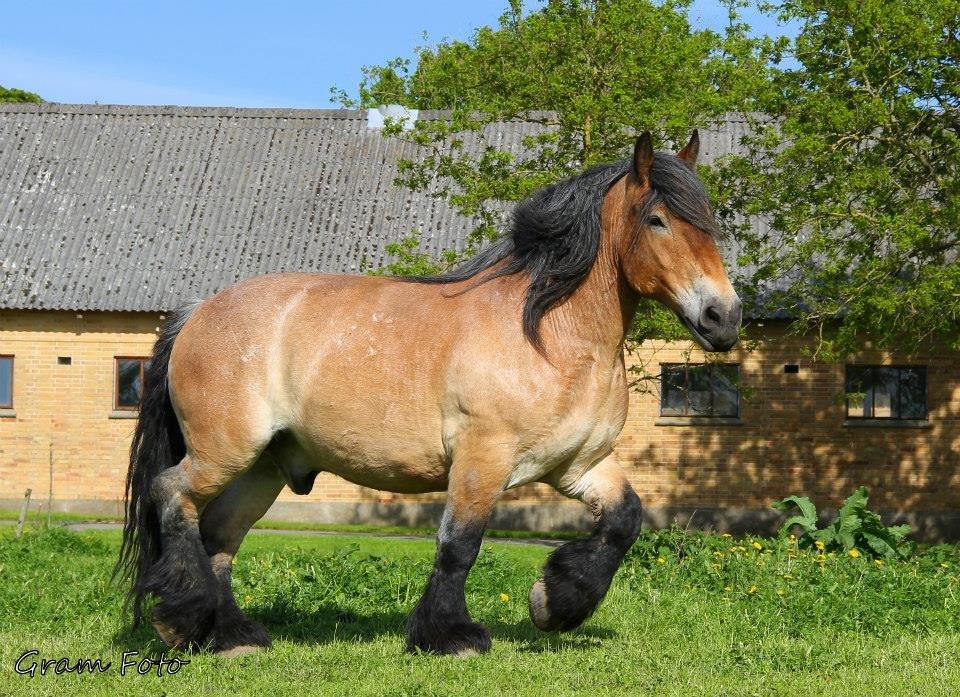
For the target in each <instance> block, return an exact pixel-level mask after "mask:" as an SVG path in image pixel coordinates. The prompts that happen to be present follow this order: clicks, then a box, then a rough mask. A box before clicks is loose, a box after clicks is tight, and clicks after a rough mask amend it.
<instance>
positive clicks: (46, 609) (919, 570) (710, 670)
mask: <svg viewBox="0 0 960 697" xmlns="http://www.w3.org/2000/svg"><path fill="white" fill-rule="evenodd" d="M754 543H755V544H754ZM118 544H119V534H118V533H117V532H114V531H108V532H102V531H98V532H85V533H79V534H75V533H70V532H67V531H64V530H62V529H58V528H53V529H51V530H43V529H38V530H35V531H31V532H30V533H29V534H27V535H25V537H24V538H23V539H21V540H15V539H13V530H12V528H7V527H6V526H5V528H4V529H0V646H2V650H0V664H2V669H0V670H2V677H0V694H35V695H75V694H83V695H98V694H114V693H122V694H124V695H126V694H131V695H134V694H151V695H159V694H164V693H165V694H168V695H193V694H250V695H285V694H341V695H342V694H350V695H363V694H398V695H399V694H418V695H419V694H438V695H439V694H443V695H446V694H465V695H487V694H498V693H502V694H516V695H519V694H543V695H548V694H549V695H556V694H564V693H575V692H582V693H588V694H591V695H601V694H607V693H614V694H627V693H630V694H644V693H653V694H676V695H698V694H705V695H726V694H730V695H752V694H757V695H768V694H785V695H786V694H789V695H799V694H831V695H832V694H853V695H900V694H930V695H941V694H957V693H960V662H958V660H957V657H958V653H960V595H958V589H960V579H958V572H960V554H958V551H957V549H956V548H954V547H936V548H931V549H928V550H925V551H924V552H923V553H922V554H918V555H915V556H913V557H911V558H909V559H907V560H904V561H889V562H885V563H883V564H877V563H876V562H874V561H873V560H872V559H869V558H867V557H866V555H863V556H861V557H859V558H849V557H846V556H844V555H839V556H831V557H827V556H823V557H820V556H817V555H816V554H815V553H814V552H809V551H805V550H797V549H796V546H795V545H792V544H791V543H790V542H789V541H787V540H783V541H778V540H763V539H753V538H750V539H746V540H733V539H729V538H724V537H720V536H701V535H682V534H680V533H677V532H663V533H655V534H645V535H644V536H643V537H642V538H641V540H640V541H639V542H638V543H637V545H635V546H634V549H633V551H632V552H631V554H630V556H629V557H628V559H627V561H626V563H625V565H624V568H623V569H622V570H621V572H620V573H619V574H618V576H617V578H616V580H615V581H614V585H613V588H612V589H611V591H610V594H609V596H608V598H607V601H606V602H605V603H604V604H603V605H602V606H601V609H600V610H599V611H598V612H597V614H596V615H595V616H594V617H593V618H592V619H591V620H590V621H589V622H587V624H586V625H585V626H584V627H583V628H582V629H580V630H579V631H577V632H574V633H572V634H568V635H563V636H550V635H543V634H541V633H539V632H537V631H536V630H535V629H534V628H533V627H532V625H531V624H530V621H529V619H528V617H527V607H526V594H527V589H528V588H529V587H530V585H531V584H532V583H533V581H534V580H535V579H536V577H537V575H538V569H539V567H540V565H541V564H542V563H543V560H544V559H545V557H546V555H547V553H548V552H549V549H547V548H546V547H542V546H538V545H507V544H500V543H496V542H488V543H485V544H484V547H483V550H482V552H481V555H480V558H479V560H478V563H477V566H476V567H475V569H474V571H473V573H472V574H471V576H470V580H469V581H468V603H469V605H470V608H471V611H472V612H473V615H474V617H475V618H476V619H477V620H478V621H481V622H484V623H485V624H486V625H487V626H488V627H489V628H490V630H491V632H492V634H493V639H494V648H493V651H492V652H491V653H490V654H489V655H487V656H481V657H474V658H468V659H455V658H446V657H435V656H409V655H407V654H405V653H404V652H403V624H404V619H405V616H406V614H407V612H408V611H409V610H410V608H411V607H412V605H413V604H414V603H415V602H416V599H417V597H418V594H419V592H420V591H421V589H422V587H423V584H424V583H425V581H426V578H427V575H428V573H429V569H430V566H431V560H432V555H433V543H432V542H429V541H411V540H398V539H387V538H384V539H377V538H371V537H350V536H348V535H344V536H342V537H306V536H290V535H257V536H251V537H250V538H249V539H248V540H247V542H246V543H245V544H244V547H243V549H242V550H241V554H240V557H239V559H238V562H237V569H236V573H235V580H234V586H235V590H236V593H237V596H238V598H239V600H240V603H241V605H242V606H244V607H245V609H247V611H248V612H249V613H250V614H251V615H252V616H254V617H256V618H257V619H259V620H260V621H261V622H263V623H264V624H266V625H267V627H268V628H269V629H270V630H271V632H272V633H273V635H274V639H275V644H274V647H273V649H271V650H270V651H267V652H263V653H260V654H257V655H253V656H248V657H244V658H239V659H232V660H231V659H220V658H216V657H213V656H209V655H183V654H180V655H179V656H180V657H181V658H183V659H185V660H189V661H190V663H189V665H183V666H182V667H181V668H180V670H179V672H178V673H176V674H175V675H165V676H163V677H160V678H158V677H157V676H156V674H155V672H152V673H151V674H148V675H144V676H140V675H137V674H136V671H135V669H130V671H129V672H128V674H127V675H125V676H121V675H120V671H119V666H120V663H121V653H122V652H123V651H139V652H140V656H139V657H143V656H158V655H159V653H160V651H161V650H162V649H163V647H162V646H161V645H160V643H159V641H158V640H157V639H156V638H155V637H154V636H153V634H152V630H148V629H140V630H138V631H130V630H128V629H127V626H126V624H125V621H124V619H123V617H122V615H121V612H120V605H121V603H120V594H119V593H118V592H117V590H116V589H114V588H113V587H111V586H110V584H109V574H110V569H111V566H112V563H113V560H114V558H115V555H116V551H117V547H118ZM758 546H759V547H760V548H759V549H757V548H756V547H758ZM29 649H37V650H38V651H39V653H40V658H46V659H51V658H52V659H57V658H60V657H64V656H66V657H69V658H70V659H71V662H72V663H75V661H76V659H77V658H81V657H89V658H102V659H103V661H104V662H106V661H112V662H113V666H112V668H111V669H110V671H109V672H107V673H104V674H95V675H89V674H87V675H79V676H78V675H75V674H68V675H53V674H48V675H46V676H40V675H36V676H35V677H33V678H30V677H28V676H24V675H17V674H16V673H15V672H14V663H15V661H16V659H17V658H18V657H19V656H20V655H21V654H22V653H23V652H24V651H27V650H29ZM31 662H32V661H31V660H28V661H27V662H26V665H27V666H29V665H30V663H31Z"/></svg>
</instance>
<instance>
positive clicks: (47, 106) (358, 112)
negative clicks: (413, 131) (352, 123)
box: [0, 102, 367, 120]
mask: <svg viewBox="0 0 960 697" xmlns="http://www.w3.org/2000/svg"><path fill="white" fill-rule="evenodd" d="M366 112H367V110H366V109H340V108H323V109H300V108H293V107H289V108H287V107H227V106H176V105H172V104H166V105H162V104H157V105H140V104H64V103H61V102H43V103H41V104H35V103H0V113H11V114H24V113H36V114H77V115H99V114H104V115H125V114H129V115H131V116H241V117H247V118H305V119H310V118H313V119H356V120H365V119H366V117H367V113H366Z"/></svg>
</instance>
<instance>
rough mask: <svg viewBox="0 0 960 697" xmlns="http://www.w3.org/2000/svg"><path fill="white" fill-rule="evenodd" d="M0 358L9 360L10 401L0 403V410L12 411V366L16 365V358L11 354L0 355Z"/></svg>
mask: <svg viewBox="0 0 960 697" xmlns="http://www.w3.org/2000/svg"><path fill="white" fill-rule="evenodd" d="M0 358H9V359H10V401H9V402H7V403H6V404H3V403H0V409H13V390H14V383H13V380H14V369H13V367H14V365H15V363H16V356H14V355H13V354H12V353H11V354H6V353H3V354H0Z"/></svg>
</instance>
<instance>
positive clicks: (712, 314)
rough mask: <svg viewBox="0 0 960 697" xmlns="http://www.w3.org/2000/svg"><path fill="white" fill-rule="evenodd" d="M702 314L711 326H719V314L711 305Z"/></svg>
mask: <svg viewBox="0 0 960 697" xmlns="http://www.w3.org/2000/svg"><path fill="white" fill-rule="evenodd" d="M703 314H704V315H706V317H707V319H708V320H710V321H711V322H712V323H713V324H720V313H719V312H718V311H717V308H715V307H714V306H713V305H711V306H710V307H708V308H707V309H706V310H704V312H703Z"/></svg>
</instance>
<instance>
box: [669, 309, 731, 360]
mask: <svg viewBox="0 0 960 697" xmlns="http://www.w3.org/2000/svg"><path fill="white" fill-rule="evenodd" d="M678 316H679V317H680V321H681V322H683V324H684V326H685V327H686V328H687V329H688V330H689V331H690V333H691V334H692V335H693V338H694V339H695V340H696V341H697V343H698V344H700V346H701V347H702V348H703V349H704V350H705V351H710V352H714V351H729V350H730V349H731V348H733V347H734V345H736V343H737V338H738V337H739V335H740V321H741V319H742V308H741V303H740V298H738V297H737V296H733V300H732V302H731V301H724V300H722V299H720V298H719V297H713V298H710V299H709V300H707V301H706V302H704V303H703V305H702V307H701V310H700V314H699V316H698V317H697V319H696V321H692V320H691V319H690V318H689V317H687V316H686V315H684V314H678Z"/></svg>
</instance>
